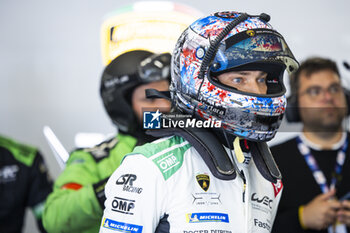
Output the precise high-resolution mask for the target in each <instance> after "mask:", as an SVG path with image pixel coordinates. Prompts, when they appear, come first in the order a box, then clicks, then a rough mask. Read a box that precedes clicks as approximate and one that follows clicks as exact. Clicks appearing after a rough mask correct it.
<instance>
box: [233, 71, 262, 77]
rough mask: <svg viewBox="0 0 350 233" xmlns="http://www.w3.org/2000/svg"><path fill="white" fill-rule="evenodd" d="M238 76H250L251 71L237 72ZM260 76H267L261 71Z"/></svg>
mask: <svg viewBox="0 0 350 233" xmlns="http://www.w3.org/2000/svg"><path fill="white" fill-rule="evenodd" d="M237 74H240V75H249V74H250V71H237ZM258 75H259V76H264V75H266V72H264V71H259V74H258Z"/></svg>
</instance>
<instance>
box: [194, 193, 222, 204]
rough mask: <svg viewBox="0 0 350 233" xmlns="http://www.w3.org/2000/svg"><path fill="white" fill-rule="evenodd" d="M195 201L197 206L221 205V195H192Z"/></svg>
mask: <svg viewBox="0 0 350 233" xmlns="http://www.w3.org/2000/svg"><path fill="white" fill-rule="evenodd" d="M192 197H193V201H192V204H195V205H207V206H212V205H221V200H220V194H219V193H207V192H205V193H192Z"/></svg>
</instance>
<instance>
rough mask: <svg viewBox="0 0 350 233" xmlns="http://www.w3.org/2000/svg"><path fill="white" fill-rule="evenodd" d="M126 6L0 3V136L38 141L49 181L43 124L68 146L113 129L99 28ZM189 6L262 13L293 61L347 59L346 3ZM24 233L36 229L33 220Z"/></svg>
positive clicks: (83, 1) (235, 1)
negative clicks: (79, 136)
mask: <svg viewBox="0 0 350 233" xmlns="http://www.w3.org/2000/svg"><path fill="white" fill-rule="evenodd" d="M179 2H183V3H188V1H185V0H181V1H179ZM128 3H129V1H126V0H118V1H116V0H115V1H111V0H100V1H93V0H69V1H68V0H61V1H47V0H30V1H28V0H27V1H25V0H12V1H10V0H2V1H0V80H1V81H0V82H1V84H0V106H1V107H0V134H3V135H7V136H10V137H13V138H15V139H17V140H20V141H22V142H25V143H29V144H33V145H37V146H39V147H40V148H41V151H42V152H43V153H44V156H45V159H46V161H47V163H48V166H49V168H50V172H51V174H52V175H53V177H54V178H56V177H57V176H58V174H59V172H60V171H59V168H58V165H57V163H56V162H55V159H54V157H53V154H52V152H51V150H50V149H49V147H48V144H47V143H46V141H45V138H44V136H43V134H42V128H43V126H44V125H49V126H50V127H51V128H52V129H53V130H54V132H55V133H56V135H57V136H58V137H59V139H60V140H61V141H62V143H63V145H64V146H65V147H66V148H67V149H68V150H72V149H73V148H74V135H75V134H76V133H77V132H81V131H83V132H100V133H105V134H106V133H110V132H113V131H114V128H113V125H112V124H111V123H110V121H109V119H108V117H107V115H106V114H105V112H104V109H103V106H102V102H101V100H100V97H99V93H98V88H99V81H100V75H101V72H102V69H103V67H102V62H101V55H100V41H99V36H100V34H99V33H100V25H101V23H102V18H103V16H104V15H105V13H107V12H110V11H112V10H114V9H116V8H118V7H120V6H122V5H125V4H128ZM191 5H192V6H194V7H198V8H199V9H200V10H201V11H203V12H204V13H206V14H207V13H211V12H215V11H219V10H238V11H245V12H248V13H251V14H259V13H261V12H265V13H268V14H270V15H271V21H270V22H271V24H272V25H273V26H274V27H275V28H276V29H277V30H278V31H279V32H280V33H282V34H283V35H284V37H285V39H286V41H287V42H288V44H289V46H290V47H291V49H292V51H293V53H294V55H295V56H296V57H297V59H304V58H306V57H307V56H310V55H321V56H327V57H330V58H332V59H335V60H336V61H338V62H342V61H343V60H347V61H349V62H350V30H349V22H350V16H349V14H348V11H349V9H350V2H349V1H346V0H342V1H329V0H308V1H305V0H303V1H302V0H295V1H277V0H265V1H263V0H250V1H246V0H245V1H243V0H230V1H229V0H215V1H203V0H192V1H191ZM341 71H342V72H344V76H348V77H350V72H347V73H346V72H345V71H344V69H343V68H342V67H341ZM288 136H289V135H288V134H286V133H283V134H280V136H279V137H278V139H279V140H283V139H285V138H286V137H288ZM25 232H36V230H35V228H33V223H32V219H29V221H28V223H27V227H26V231H25Z"/></svg>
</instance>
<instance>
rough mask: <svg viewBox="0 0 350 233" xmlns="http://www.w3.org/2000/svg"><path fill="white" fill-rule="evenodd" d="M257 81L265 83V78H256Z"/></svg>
mask: <svg viewBox="0 0 350 233" xmlns="http://www.w3.org/2000/svg"><path fill="white" fill-rule="evenodd" d="M257 82H258V83H264V84H265V83H266V78H258V80H257Z"/></svg>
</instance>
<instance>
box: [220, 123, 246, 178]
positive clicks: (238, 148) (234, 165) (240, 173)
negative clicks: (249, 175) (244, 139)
mask: <svg viewBox="0 0 350 233" xmlns="http://www.w3.org/2000/svg"><path fill="white" fill-rule="evenodd" d="M222 132H223V134H224V136H225V140H226V143H227V145H228V146H229V151H230V156H231V160H232V164H233V167H234V169H235V170H236V171H237V173H238V175H239V177H241V179H242V180H243V182H244V183H245V182H246V178H245V176H244V174H243V172H242V170H239V168H238V166H237V163H236V161H235V159H234V157H233V153H232V149H234V150H235V153H236V145H235V147H234V148H232V146H231V145H233V143H232V142H230V141H229V140H228V137H227V135H226V131H225V130H224V129H223V128H222ZM237 138H238V137H236V139H235V140H234V142H236V140H238V146H237V151H238V150H240V153H241V156H243V152H242V149H241V146H240V145H239V138H238V139H237ZM236 156H237V155H236ZM237 157H239V156H237ZM237 160H239V159H238V158H237ZM243 161H244V156H243ZM243 161H242V162H243Z"/></svg>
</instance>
